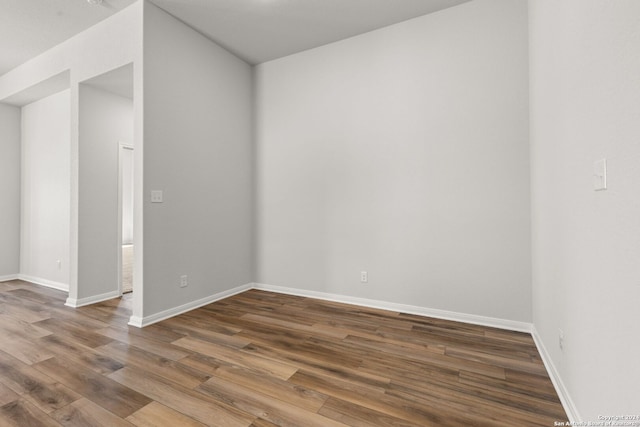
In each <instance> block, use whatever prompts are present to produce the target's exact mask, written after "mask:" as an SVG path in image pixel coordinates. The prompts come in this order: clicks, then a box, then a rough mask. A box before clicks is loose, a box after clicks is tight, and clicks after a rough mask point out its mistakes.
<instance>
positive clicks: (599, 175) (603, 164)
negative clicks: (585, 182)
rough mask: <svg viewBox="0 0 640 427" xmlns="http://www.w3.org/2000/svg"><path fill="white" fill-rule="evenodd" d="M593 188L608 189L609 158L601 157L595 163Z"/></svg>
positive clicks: (595, 189) (597, 189) (598, 189)
mask: <svg viewBox="0 0 640 427" xmlns="http://www.w3.org/2000/svg"><path fill="white" fill-rule="evenodd" d="M593 189H594V191H600V190H606V189H607V159H600V160H598V161H596V162H595V163H594V164H593Z"/></svg>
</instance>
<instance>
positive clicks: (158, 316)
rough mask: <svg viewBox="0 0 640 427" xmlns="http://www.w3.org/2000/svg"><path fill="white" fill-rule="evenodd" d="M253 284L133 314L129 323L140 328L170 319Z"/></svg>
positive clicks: (246, 288)
mask: <svg viewBox="0 0 640 427" xmlns="http://www.w3.org/2000/svg"><path fill="white" fill-rule="evenodd" d="M252 287H253V284H252V283H247V284H245V285H240V286H236V287H235V288H232V289H229V290H226V291H222V292H218V293H217V294H213V295H209V296H208V297H204V298H200V299H199V300H195V301H191V302H188V303H186V304H182V305H179V306H178V307H172V308H169V309H167V310H164V311H161V312H159V313H155V314H152V315H150V316H145V317H138V316H131V318H130V319H129V325H131V326H136V327H138V328H144V327H145V326H149V325H151V324H153V323H157V322H160V321H162V320H165V319H168V318H170V317H174V316H177V315H179V314H182V313H186V312H187V311H191V310H194V309H196V308H199V307H202V306H204V305H207V304H211V303H212V302H216V301H219V300H221V299H224V298H228V297H230V296H233V295H236V294H239V293H242V292H244V291H248V290H249V289H252Z"/></svg>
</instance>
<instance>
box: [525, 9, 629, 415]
mask: <svg viewBox="0 0 640 427" xmlns="http://www.w3.org/2000/svg"><path fill="white" fill-rule="evenodd" d="M639 17H640V2H638V1H635V0H619V1H615V2H611V1H608V0H587V1H585V0H564V1H562V2H557V1H555V0H535V1H532V2H530V28H531V36H530V49H531V51H530V52H531V169H532V186H531V187H532V205H533V215H532V225H533V234H532V235H533V319H534V324H535V327H536V329H537V331H538V333H539V335H540V337H541V338H542V341H543V343H544V347H545V348H546V351H547V352H548V353H549V355H550V356H551V359H552V361H553V364H554V366H555V369H557V371H558V372H559V374H560V376H561V378H562V382H563V383H564V386H565V387H566V389H567V390H568V392H569V395H570V396H571V399H572V400H573V403H574V404H575V408H576V410H577V412H579V416H580V417H581V418H582V420H584V421H598V418H597V417H598V416H599V415H603V416H606V415H610V416H614V415H622V414H637V413H638V410H639V408H640V388H639V384H640V364H639V363H638V354H639V353H640V340H638V337H640V317H639V316H638V313H640V310H639V304H640V281H639V278H640V261H639V260H640V244H639V242H640V185H639V184H640V26H639V25H638V22H639V21H638V19H639ZM602 158H606V159H607V170H608V179H607V183H608V189H607V190H606V191H597V192H596V191H594V189H593V173H594V169H593V164H594V162H595V161H596V160H599V159H602ZM559 329H561V330H563V331H564V335H565V344H564V350H561V349H560V347H559V343H558V341H559V340H558V335H559V331H558V330H559Z"/></svg>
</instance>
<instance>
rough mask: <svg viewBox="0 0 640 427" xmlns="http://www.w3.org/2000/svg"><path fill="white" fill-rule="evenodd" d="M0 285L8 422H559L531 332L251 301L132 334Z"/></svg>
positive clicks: (269, 296) (84, 311)
mask: <svg viewBox="0 0 640 427" xmlns="http://www.w3.org/2000/svg"><path fill="white" fill-rule="evenodd" d="M65 297H66V295H65V294H64V293H62V292H59V291H55V290H52V289H48V288H44V287H40V286H37V285H32V284H28V283H25V282H20V281H13V282H4V283H0V339H1V341H0V342H1V346H0V425H2V426H5V425H7V426H58V425H64V426H131V425H136V426H203V425H209V426H223V427H226V426H253V427H268V426H301V427H307V426H319V427H320V426H322V427H326V426H345V425H347V426H505V427H507V426H508V427H513V426H552V425H554V421H566V420H567V418H566V415H565V413H564V411H563V409H562V406H561V404H560V402H559V400H558V397H557V395H556V393H555V391H554V388H553V385H552V384H551V381H550V380H549V377H548V376H547V373H546V371H545V369H544V366H543V364H542V361H541V359H540V356H539V354H538V352H537V351H536V347H535V345H534V343H533V341H532V339H531V336H530V335H528V334H524V333H517V332H508V331H503V330H498V329H492V328H486V327H480V326H474V325H468V324H463V323H457V322H450V321H444V320H438V319H433V318H426V317H420V316H414V315H408V314H402V313H396V312H390V311H383V310H376V309H368V308H361V307H356V306H350V305H344V304H338V303H332V302H325V301H319V300H313V299H308V298H301V297H295V296H288V295H280V294H275V293H269V292H263V291H257V290H252V291H248V292H245V293H243V294H240V295H236V296H234V297H231V298H228V299H225V300H222V301H219V302H216V303H213V304H210V305H208V306H205V307H203V308H200V309H198V310H194V311H192V312H189V313H186V314H183V315H181V316H179V317H176V318H173V319H169V320H166V321H163V322H161V323H157V324H155V325H151V326H148V327H146V328H144V329H137V328H133V327H128V326H127V324H126V323H127V321H128V317H129V313H130V312H129V310H130V307H129V306H130V304H131V300H130V297H127V296H125V297H123V298H122V299H115V300H110V301H107V302H104V303H100V304H95V305H92V306H88V307H83V308H80V309H76V310H74V309H71V308H67V307H64V306H63V303H64V299H65Z"/></svg>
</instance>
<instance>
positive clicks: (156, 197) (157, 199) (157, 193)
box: [151, 190, 162, 203]
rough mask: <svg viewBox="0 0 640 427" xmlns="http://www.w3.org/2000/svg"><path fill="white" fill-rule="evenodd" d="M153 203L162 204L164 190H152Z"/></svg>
mask: <svg viewBox="0 0 640 427" xmlns="http://www.w3.org/2000/svg"><path fill="white" fill-rule="evenodd" d="M151 203H162V190H151Z"/></svg>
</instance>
